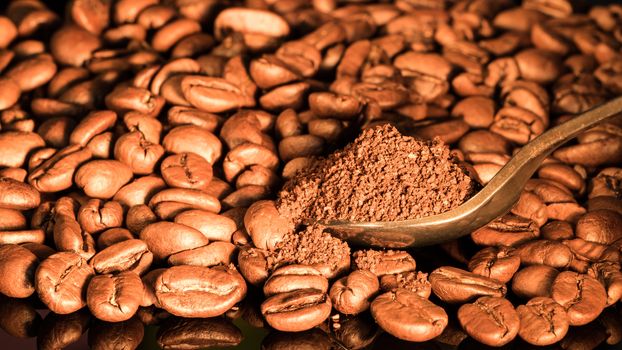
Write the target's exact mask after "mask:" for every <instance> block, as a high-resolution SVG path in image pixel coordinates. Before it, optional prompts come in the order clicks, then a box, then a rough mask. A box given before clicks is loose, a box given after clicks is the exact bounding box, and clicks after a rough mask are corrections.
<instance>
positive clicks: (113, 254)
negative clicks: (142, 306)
mask: <svg viewBox="0 0 622 350" xmlns="http://www.w3.org/2000/svg"><path fill="white" fill-rule="evenodd" d="M102 235H103V234H102ZM100 237H101V236H100ZM152 260H153V254H152V253H151V252H150V251H149V249H148V248H147V244H146V243H145V242H143V241H141V240H139V239H133V238H131V239H127V240H123V241H119V242H116V243H114V244H111V245H109V246H108V247H106V248H105V249H103V250H101V251H99V252H98V253H97V254H95V256H93V258H92V259H91V261H90V262H89V264H90V265H91V266H93V269H94V270H95V272H96V273H98V274H110V273H119V272H123V271H130V272H134V273H136V274H138V275H141V274H143V273H145V272H146V271H147V269H148V268H149V266H150V265H151V262H152Z"/></svg>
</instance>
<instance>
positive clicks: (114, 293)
mask: <svg viewBox="0 0 622 350" xmlns="http://www.w3.org/2000/svg"><path fill="white" fill-rule="evenodd" d="M142 293H143V284H142V282H141V280H140V277H138V275H137V274H135V273H133V272H129V271H126V272H121V273H119V274H118V275H109V274H108V275H97V276H95V277H93V278H91V281H90V282H89V285H88V289H87V291H86V304H87V306H88V307H89V310H90V311H91V313H93V315H94V316H95V317H97V318H98V319H100V320H102V321H107V322H121V321H126V320H128V319H130V318H131V317H132V316H134V314H135V313H136V310H138V306H139V303H140V300H141V298H142Z"/></svg>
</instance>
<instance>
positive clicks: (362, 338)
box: [0, 298, 622, 350]
mask: <svg viewBox="0 0 622 350" xmlns="http://www.w3.org/2000/svg"><path fill="white" fill-rule="evenodd" d="M0 306H1V308H0V328H1V329H0V344H2V346H1V348H2V349H7V350H12V349H20V350H29V349H37V348H39V349H60V348H64V349H69V350H78V349H88V348H96V349H121V348H123V349H133V348H136V346H137V348H138V349H161V348H162V346H161V345H166V348H171V349H174V348H182V347H184V348H187V349H190V348H193V349H199V348H204V349H223V348H227V349H247V350H253V349H266V350H271V349H273V350H276V349H279V350H287V349H292V350H294V349H326V350H328V349H383V350H386V349H426V350H445V349H458V350H462V349H465V350H466V349H489V347H486V346H484V345H482V344H480V343H477V342H476V341H474V340H473V339H470V338H467V337H466V336H465V334H464V333H463V332H462V331H460V329H459V327H456V322H455V320H452V322H450V325H449V326H448V327H447V329H446V330H445V332H444V333H443V334H442V335H441V336H440V337H439V338H437V339H435V340H434V341H429V342H425V343H410V342H405V341H402V340H399V339H396V338H394V337H392V336H390V335H389V334H387V333H383V332H381V331H380V330H379V329H378V327H377V325H376V324H375V323H374V322H373V320H372V319H371V317H370V316H369V315H368V314H367V313H365V314H363V315H360V316H357V317H353V318H343V316H342V318H341V319H340V320H333V321H329V323H325V324H322V325H321V326H320V327H318V328H314V329H311V330H309V331H306V332H300V333H283V332H276V331H271V330H268V329H266V328H262V327H261V324H260V323H261V319H257V318H256V316H257V315H256V314H254V311H253V310H252V305H250V304H248V305H246V306H244V305H242V306H241V308H240V309H238V310H237V311H232V312H230V313H229V318H225V317H219V318H212V319H181V318H173V317H169V318H168V319H166V320H163V321H161V323H160V324H159V325H147V326H145V325H143V323H142V322H141V321H140V320H139V319H138V318H133V319H130V320H128V321H125V322H121V323H105V322H101V321H97V320H95V319H94V318H93V317H91V316H90V315H89V314H88V312H86V311H85V310H81V311H78V312H76V313H72V314H69V315H56V314H53V313H50V312H48V311H47V310H40V309H39V310H35V309H34V308H33V307H32V306H31V305H30V304H29V303H28V302H26V301H23V300H17V299H8V298H2V300H1V301H0ZM248 307H251V309H248ZM616 318H617V319H618V322H617V323H616V322H611V321H612V319H616ZM619 319H620V310H615V308H609V309H608V311H607V312H605V313H603V314H602V315H601V316H600V317H599V319H597V320H596V321H594V322H592V323H590V324H588V325H586V326H582V327H571V330H570V332H569V334H568V335H567V336H566V338H565V339H564V340H562V342H560V343H559V344H557V345H555V346H549V347H545V348H538V347H533V346H530V345H529V344H526V343H524V342H523V341H521V340H520V339H518V338H517V339H516V340H514V341H513V342H511V343H510V344H508V345H506V346H504V347H502V348H500V349H516V350H518V349H562V348H564V349H568V348H574V349H586V350H589V349H596V348H598V349H606V350H613V349H619V348H620V347H619V345H617V346H615V345H607V344H606V341H607V339H608V337H610V336H611V335H612V334H614V336H615V334H618V335H619V334H620V332H622V328H620V322H619ZM616 324H617V326H618V327H617V328H615V325H616ZM612 326H613V327H614V328H615V329H614V328H612ZM229 340H234V341H236V343H239V344H238V345H237V346H232V347H223V346H220V345H222V344H223V343H226V342H227V341H229ZM219 344H220V345H219ZM560 344H561V345H560ZM189 346H191V347H189ZM490 349H492V348H490Z"/></svg>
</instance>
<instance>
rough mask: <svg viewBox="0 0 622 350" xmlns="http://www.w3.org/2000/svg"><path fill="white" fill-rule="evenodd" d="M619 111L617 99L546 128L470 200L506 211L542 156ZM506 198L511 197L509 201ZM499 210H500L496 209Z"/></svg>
mask: <svg viewBox="0 0 622 350" xmlns="http://www.w3.org/2000/svg"><path fill="white" fill-rule="evenodd" d="M621 112H622V97H617V98H615V99H613V100H610V101H608V102H606V103H604V104H601V105H599V106H597V107H595V108H593V109H590V110H589V111H587V112H584V113H582V114H580V115H578V116H576V117H574V118H573V119H571V120H569V121H567V122H565V123H562V124H560V125H557V126H555V127H553V128H551V129H549V130H548V131H546V132H545V133H543V134H542V135H540V136H538V137H537V138H535V139H534V140H533V141H531V142H529V143H528V144H526V145H525V146H524V147H523V148H521V149H520V151H519V152H517V153H516V154H515V155H514V156H513V157H512V159H510V161H509V162H508V163H507V164H506V165H505V166H504V167H503V168H502V169H501V170H500V171H499V172H498V173H497V175H495V176H494V177H493V178H492V179H491V180H490V182H489V183H488V184H487V185H486V187H484V189H482V191H480V192H479V193H478V194H477V195H475V196H474V197H473V200H475V201H476V202H478V204H479V206H483V205H485V203H486V202H489V201H494V202H495V204H497V205H500V206H501V207H503V208H504V210H503V211H504V212H507V211H508V210H510V209H511V208H512V206H513V205H514V203H515V202H516V200H518V197H519V196H520V193H521V189H522V188H523V187H524V186H525V184H526V183H527V181H528V180H529V179H530V178H531V177H532V176H533V174H534V173H535V172H536V171H537V170H538V168H539V167H540V165H541V164H542V162H543V161H544V160H545V159H546V157H548V156H549V155H550V154H551V153H552V152H553V151H555V150H556V149H557V148H559V147H560V146H562V145H563V144H565V143H566V142H568V141H569V140H571V139H572V138H574V137H575V136H577V135H578V134H580V133H581V132H583V131H585V130H587V129H589V128H590V127H593V126H595V125H597V124H598V123H600V122H602V121H604V120H607V119H609V118H611V117H614V116H616V115H618V114H620V113H621ZM510 194H511V195H510ZM496 196H500V197H501V196H502V197H506V199H504V200H494V199H495V197H496ZM507 197H512V200H510V199H509V198H507ZM474 204H475V203H474ZM499 211H501V209H500V208H499ZM498 216H499V215H497V217H498ZM487 219H488V218H487ZM492 219H494V218H492ZM492 219H491V220H492Z"/></svg>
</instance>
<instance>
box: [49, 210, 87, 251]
mask: <svg viewBox="0 0 622 350" xmlns="http://www.w3.org/2000/svg"><path fill="white" fill-rule="evenodd" d="M53 238H54V245H55V246H56V249H57V250H58V251H65V252H67V251H69V252H75V253H77V254H79V255H80V256H82V257H83V258H84V259H87V260H88V259H90V258H91V257H93V255H95V240H94V239H93V236H91V235H90V234H89V233H88V232H85V231H84V230H82V228H81V227H80V224H79V223H78V221H76V219H74V218H73V217H71V216H67V215H62V214H59V215H58V216H57V217H56V218H55V222H54V232H53Z"/></svg>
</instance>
